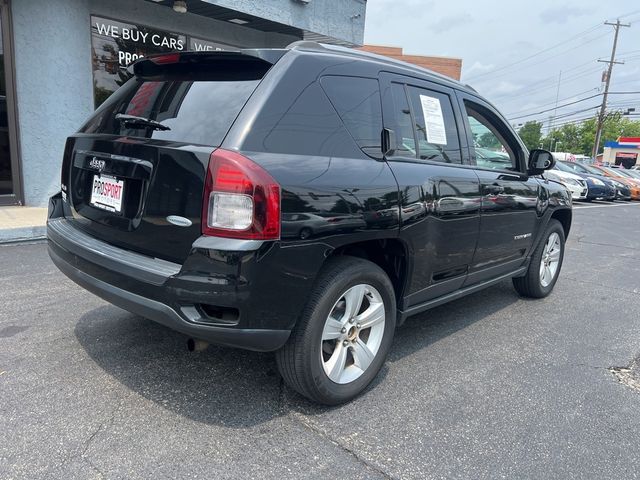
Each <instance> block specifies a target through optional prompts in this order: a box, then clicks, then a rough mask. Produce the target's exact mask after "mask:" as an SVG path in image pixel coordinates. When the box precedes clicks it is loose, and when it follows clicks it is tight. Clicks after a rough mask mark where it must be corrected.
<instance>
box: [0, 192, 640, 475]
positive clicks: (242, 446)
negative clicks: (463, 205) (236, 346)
mask: <svg viewBox="0 0 640 480" xmlns="http://www.w3.org/2000/svg"><path fill="white" fill-rule="evenodd" d="M639 225H640V203H631V204H628V203H615V204H606V203H600V202H594V203H593V204H582V205H578V206H576V208H575V212H574V226H573V229H572V233H571V236H570V239H569V242H568V244H567V253H566V258H565V264H564V267H563V271H562V274H561V277H560V280H559V282H558V284H557V286H556V290H555V291H554V293H553V294H552V296H550V297H549V298H547V299H545V300H542V301H530V300H523V299H521V298H519V297H518V296H517V295H516V293H515V291H514V290H513V289H512V288H511V285H510V283H509V282H505V283H503V284H500V285H498V286H495V287H493V288H490V289H489V290H486V291H484V292H481V293H478V294H475V295H472V296H470V297H467V298H465V299H462V300H459V301H456V302H454V303H450V304H448V305H445V306H442V307H439V308H437V309H434V310H432V311H430V312H427V313H426V314H423V315H421V316H419V317H415V318H413V319H410V320H408V321H407V323H406V324H405V325H404V326H403V327H402V328H400V329H399V330H398V331H397V333H396V338H395V341H394V347H393V350H392V353H391V356H390V359H389V361H388V362H387V364H386V366H385V367H384V369H383V371H382V372H381V375H380V376H379V378H378V379H377V381H376V382H375V384H374V386H373V388H371V389H370V390H368V391H367V392H366V393H365V394H364V395H363V396H362V397H360V398H359V399H357V400H356V401H354V402H352V403H350V404H348V405H344V406H341V407H336V408H321V407H317V406H314V405H312V404H310V403H309V402H307V401H305V400H304V399H302V398H301V397H299V396H298V395H296V394H294V393H293V392H291V391H290V390H288V389H286V388H285V387H283V385H282V382H281V380H280V379H279V377H278V375H277V373H276V369H275V363H274V360H273V357H272V355H269V354H258V353H252V352H243V351H238V350H231V349H227V348H217V347H210V348H209V349H208V350H206V351H205V352H202V353H195V354H194V353H188V352H187V350H186V348H185V343H186V338H185V337H184V336H182V335H180V334H178V333H175V332H172V331H171V330H168V329H166V328H164V327H162V326H160V325H156V324H154V323H152V322H150V321H148V320H145V319H143V318H139V317H136V316H134V315H131V314H129V313H127V312H125V311H123V310H120V309H118V308H116V307H112V306H110V305H108V304H107V303H105V302H103V301H102V300H100V299H98V298H97V297H94V296H93V295H91V294H90V293H87V292H85V291H83V290H82V289H80V288H79V287H77V286H75V284H73V283H72V282H71V281H69V280H67V279H66V278H65V277H64V276H63V275H62V274H61V273H59V272H58V271H57V270H56V268H55V267H54V266H53V265H52V263H51V262H50V261H49V259H48V256H47V253H46V246H45V245H44V244H42V243H40V244H31V245H24V244H23V245H14V246H4V247H0V262H1V265H2V266H3V268H2V271H1V272H0V478H3V479H10V478H29V479H31V478H47V479H51V478H61V479H62V478H63V479H70V478H82V479H85V478H215V479H227V478H229V479H231V478H233V479H236V478H238V479H240V478H242V479H246V478H260V479H262V478H278V479H280V478H296V479H298V478H314V479H316V478H350V479H351V478H354V479H357V478H362V479H369V478H373V479H375V478H416V479H418V478H420V479H423V478H475V479H480V478H597V479H603V478H611V479H614V478H615V479H620V478H638V477H639V476H640V442H639V441H638V432H639V431H640V376H637V375H636V373H637V372H636V370H635V366H634V359H635V358H636V356H637V355H638V354H639V353H640V302H639V299H640V268H639V267H640V228H639ZM612 369H613V370H612ZM634 387H635V388H634Z"/></svg>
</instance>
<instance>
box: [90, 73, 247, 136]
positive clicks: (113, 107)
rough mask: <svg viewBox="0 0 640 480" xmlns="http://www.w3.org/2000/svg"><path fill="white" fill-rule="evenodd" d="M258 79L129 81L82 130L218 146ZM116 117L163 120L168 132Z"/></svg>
mask: <svg viewBox="0 0 640 480" xmlns="http://www.w3.org/2000/svg"><path fill="white" fill-rule="evenodd" d="M258 83H259V80H243V81H207V80H198V81H185V80H167V81H159V82H150V81H140V80H130V81H129V82H128V83H127V84H126V85H124V86H123V87H122V88H121V89H120V90H118V91H117V92H116V93H115V94H114V95H112V96H111V97H109V98H108V99H107V101H106V102H105V103H104V104H103V105H102V107H100V108H99V109H98V110H97V111H96V113H95V114H94V116H93V117H92V118H91V119H90V120H89V121H88V122H87V124H86V125H85V126H84V127H83V128H82V130H81V131H83V132H85V133H106V134H112V135H128V136H135V137H147V138H154V139H159V140H171V141H178V142H188V143H199V144H204V145H215V146H217V145H220V144H221V143H222V140H223V139H224V137H225V135H226V134H227V131H228V130H229V128H230V127H231V124H232V123H233V121H234V120H235V118H236V117H237V116H238V113H240V110H241V109H242V107H243V105H244V104H245V102H246V101H247V99H248V98H249V96H250V95H251V93H252V92H253V90H254V89H255V88H256V86H257V85H258ZM118 113H122V114H126V115H134V116H138V117H144V118H148V119H151V120H155V121H157V122H160V123H161V124H162V125H165V126H166V127H169V129H170V130H153V129H151V128H144V127H142V128H141V127H139V126H135V125H129V126H125V125H124V124H123V123H122V122H120V121H119V120H116V118H115V116H116V115H117V114H118Z"/></svg>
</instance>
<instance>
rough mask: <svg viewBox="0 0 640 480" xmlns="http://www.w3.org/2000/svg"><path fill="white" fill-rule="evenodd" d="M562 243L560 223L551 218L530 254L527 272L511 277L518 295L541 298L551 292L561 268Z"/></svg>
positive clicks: (562, 256) (562, 236)
mask: <svg viewBox="0 0 640 480" xmlns="http://www.w3.org/2000/svg"><path fill="white" fill-rule="evenodd" d="M564 243H565V238H564V229H563V228H562V224H561V223H560V222H559V221H558V220H555V219H551V220H550V221H549V225H548V226H547V229H546V230H545V233H544V237H543V241H542V242H541V243H540V245H538V247H537V248H536V249H535V251H534V252H533V255H532V256H531V263H530V264H529V269H528V270H527V273H526V274H525V275H524V276H523V277H518V278H514V279H513V286H514V288H515V289H516V290H517V292H518V293H519V294H520V295H523V296H525V297H531V298H543V297H546V296H547V295H549V294H550V293H551V291H552V290H553V287H554V286H555V284H556V281H557V280H558V275H559V274H560V269H561V268H562V261H563V259H564Z"/></svg>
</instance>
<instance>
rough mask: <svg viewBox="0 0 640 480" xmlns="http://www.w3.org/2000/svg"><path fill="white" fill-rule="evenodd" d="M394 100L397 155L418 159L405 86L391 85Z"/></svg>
mask: <svg viewBox="0 0 640 480" xmlns="http://www.w3.org/2000/svg"><path fill="white" fill-rule="evenodd" d="M391 95H392V98H393V110H394V115H393V116H394V119H393V120H394V125H395V130H396V132H395V133H396V155H400V156H403V157H414V158H415V157H417V149H416V141H415V136H414V132H413V121H412V120H411V109H410V108H409V102H408V101H407V93H406V91H405V89H404V85H402V84H400V83H392V84H391Z"/></svg>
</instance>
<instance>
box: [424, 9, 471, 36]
mask: <svg viewBox="0 0 640 480" xmlns="http://www.w3.org/2000/svg"><path fill="white" fill-rule="evenodd" d="M472 20H473V17H472V16H471V15H469V14H468V13H463V14H461V15H447V16H445V17H442V18H441V19H440V20H438V21H437V22H435V23H432V24H431V29H432V30H433V31H434V32H435V33H444V32H447V31H449V30H451V29H453V28H456V27H459V26H461V25H464V24H466V23H470V22H471V21H472Z"/></svg>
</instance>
